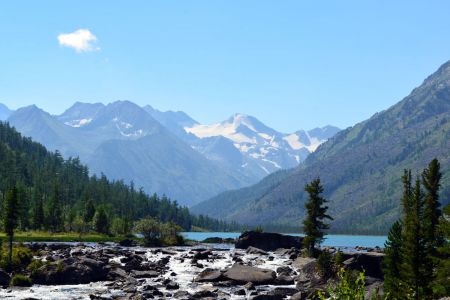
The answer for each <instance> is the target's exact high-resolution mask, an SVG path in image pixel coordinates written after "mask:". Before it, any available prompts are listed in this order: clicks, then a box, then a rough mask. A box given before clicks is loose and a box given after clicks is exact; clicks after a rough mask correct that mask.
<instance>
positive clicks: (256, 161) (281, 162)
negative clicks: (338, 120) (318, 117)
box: [184, 114, 339, 176]
mask: <svg viewBox="0 0 450 300" xmlns="http://www.w3.org/2000/svg"><path fill="white" fill-rule="evenodd" d="M184 130H185V131H186V132H187V133H190V134H193V135H194V136H196V137H197V138H199V139H201V140H204V139H206V140H211V138H214V137H223V138H225V139H227V140H229V141H230V142H231V143H232V145H233V146H234V147H235V148H236V149H237V150H238V151H239V152H240V153H241V154H242V164H241V165H240V167H241V168H243V169H253V173H261V175H263V176H264V175H267V174H270V173H272V172H274V171H278V170H280V169H287V168H292V167H295V166H297V165H298V164H299V163H301V162H302V161H303V160H304V159H305V158H306V157H307V156H308V155H309V154H310V153H311V152H314V151H315V150H316V149H317V147H318V146H319V145H320V144H322V143H323V142H325V141H326V140H327V139H328V138H330V137H331V136H333V135H334V134H335V133H337V132H338V131H339V129H338V128H336V127H332V126H326V127H324V128H316V129H313V130H309V131H304V130H300V131H297V132H294V133H292V134H284V133H280V132H278V131H276V130H274V129H272V128H270V127H268V126H266V125H264V124H263V123H262V122H260V121H259V120H257V119H256V118H255V117H252V116H248V115H245V114H235V115H234V116H232V117H230V118H229V119H227V120H225V121H224V122H221V123H216V124H212V125H202V124H194V125H193V126H186V127H184ZM208 144H209V143H201V142H197V143H194V145H193V147H194V148H195V149H197V150H198V151H200V152H203V153H205V152H206V153H205V154H206V155H207V156H208V153H207V152H208V151H206V149H207V148H208V146H209V145H208ZM255 167H256V168H257V169H259V171H260V172H258V170H254V168H255Z"/></svg>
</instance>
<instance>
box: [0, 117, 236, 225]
mask: <svg viewBox="0 0 450 300" xmlns="http://www.w3.org/2000/svg"><path fill="white" fill-rule="evenodd" d="M13 187H15V188H16V189H17V191H16V192H17V197H18V199H19V201H18V202H19V210H18V215H17V218H18V219H17V222H18V229H19V230H21V231H27V230H48V231H53V232H60V231H80V232H81V231H89V230H94V231H98V232H100V233H115V234H124V233H127V232H129V230H130V229H131V227H132V225H133V222H134V221H136V220H139V219H141V218H145V217H152V218H156V219H158V220H160V221H161V222H174V223H176V224H178V225H179V226H180V227H181V228H182V229H183V230H186V231H189V230H191V228H192V227H193V226H195V227H199V228H205V229H209V230H214V231H230V230H236V229H238V227H239V226H238V225H237V224H230V223H226V222H224V221H220V220H215V219H212V218H209V217H206V216H195V215H193V214H191V213H190V212H189V209H188V208H186V207H183V206H180V205H179V204H178V203H177V201H175V200H171V199H169V198H168V197H166V196H158V195H156V194H153V195H148V194H146V193H145V192H144V191H143V189H142V188H136V187H135V186H134V184H133V182H131V183H130V184H126V183H124V182H123V181H121V180H117V181H112V180H108V179H107V177H106V176H105V175H103V174H101V175H100V176H97V175H90V174H89V169H88V167H87V166H85V165H83V164H81V162H80V160H79V159H78V158H68V159H64V158H63V157H62V156H61V154H60V153H59V152H58V151H56V152H51V151H48V150H47V149H46V148H45V147H44V146H43V145H41V144H39V143H36V142H33V141H32V140H31V138H27V137H22V136H21V134H20V133H19V132H17V131H16V130H15V129H14V128H13V127H11V126H10V125H9V124H8V123H3V122H0V199H1V200H2V201H3V202H4V200H5V196H6V194H7V192H8V190H11V189H12V188H13Z"/></svg>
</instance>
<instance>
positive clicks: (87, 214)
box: [83, 195, 95, 224]
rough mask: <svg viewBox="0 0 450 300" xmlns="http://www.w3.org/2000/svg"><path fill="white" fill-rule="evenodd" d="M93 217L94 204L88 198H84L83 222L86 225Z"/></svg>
mask: <svg viewBox="0 0 450 300" xmlns="http://www.w3.org/2000/svg"><path fill="white" fill-rule="evenodd" d="M94 215H95V206H94V202H93V201H92V199H91V198H90V197H89V196H87V195H86V196H85V199H84V212H83V220H84V222H85V223H86V224H87V223H89V222H91V221H92V218H93V217H94Z"/></svg>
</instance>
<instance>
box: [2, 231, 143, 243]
mask: <svg viewBox="0 0 450 300" xmlns="http://www.w3.org/2000/svg"><path fill="white" fill-rule="evenodd" d="M125 238H126V237H125V236H109V235H105V234H99V233H86V234H82V235H80V234H79V233H77V232H58V233H52V232H46V231H27V232H16V233H15V234H14V241H15V242H97V243H99V242H119V241H121V240H123V239H125ZM0 239H3V240H5V239H6V235H5V233H0ZM133 239H135V240H139V238H133Z"/></svg>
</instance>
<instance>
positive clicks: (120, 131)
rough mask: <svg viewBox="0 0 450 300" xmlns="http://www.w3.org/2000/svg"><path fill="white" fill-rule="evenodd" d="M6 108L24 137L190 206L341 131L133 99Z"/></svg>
mask: <svg viewBox="0 0 450 300" xmlns="http://www.w3.org/2000/svg"><path fill="white" fill-rule="evenodd" d="M1 112H4V116H5V119H6V118H7V120H8V121H9V122H10V123H11V124H12V125H13V126H15V127H16V128H17V129H18V130H19V131H20V132H21V133H22V134H24V135H25V136H31V137H32V138H33V139H34V140H36V141H38V142H40V143H42V144H44V145H45V146H46V147H47V148H48V149H50V150H59V151H60V152H61V153H62V154H63V155H64V156H65V157H70V156H78V157H80V159H81V160H82V162H84V163H86V164H87V165H88V166H89V168H90V170H91V171H92V172H93V173H96V174H100V173H104V174H105V175H107V176H108V177H110V178H112V179H118V180H119V179H124V180H125V181H131V180H133V181H134V183H135V184H136V185H137V186H142V187H144V188H145V190H146V191H147V192H149V193H153V192H156V193H159V194H166V195H168V196H170V197H172V198H174V199H177V200H178V201H180V203H183V204H187V205H191V204H194V203H197V202H199V201H201V200H204V199H207V198H209V197H212V196H214V195H216V194H218V193H219V192H222V191H225V190H228V189H233V188H239V187H243V186H247V185H250V184H253V183H256V182H257V181H258V180H260V179H262V178H263V177H265V176H266V175H267V174H269V173H272V172H275V171H278V170H280V169H287V168H292V167H295V166H297V165H298V164H299V163H301V162H302V161H303V160H304V159H305V158H306V157H307V156H308V155H309V154H310V153H311V152H313V151H315V150H316V148H317V147H318V146H319V145H320V144H321V143H323V142H324V141H325V140H326V139H328V138H329V137H331V136H332V135H334V134H335V133H336V132H337V131H338V130H339V129H337V128H336V127H332V126H327V127H324V128H316V129H313V130H310V131H302V130H300V131H297V132H295V133H292V134H284V133H280V132H278V131H276V130H274V129H272V128H270V127H268V126H266V125H265V124H263V123H262V122H260V121H259V120H258V119H256V118H254V117H251V116H247V115H244V114H235V115H234V116H232V117H230V118H229V119H227V120H225V121H224V122H221V123H217V124H212V125H203V124H200V123H199V122H197V121H196V120H194V119H192V118H191V117H190V116H188V115H187V114H186V113H184V112H180V111H177V112H175V111H165V112H164V111H159V110H157V109H154V108H153V107H151V106H150V105H147V106H144V107H140V106H138V105H136V104H134V103H132V102H130V101H116V102H113V103H110V104H107V105H104V104H102V103H93V104H91V103H82V102H76V103H75V104H74V105H73V106H72V107H70V108H69V109H67V110H66V111H65V112H64V113H62V114H61V115H57V116H53V115H50V114H49V113H47V112H45V111H43V110H41V109H39V108H38V107H36V106H34V105H32V106H28V107H23V108H20V109H18V110H17V111H15V112H11V111H10V110H8V109H7V108H4V107H2V106H0V117H1V116H2V115H1Z"/></svg>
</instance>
